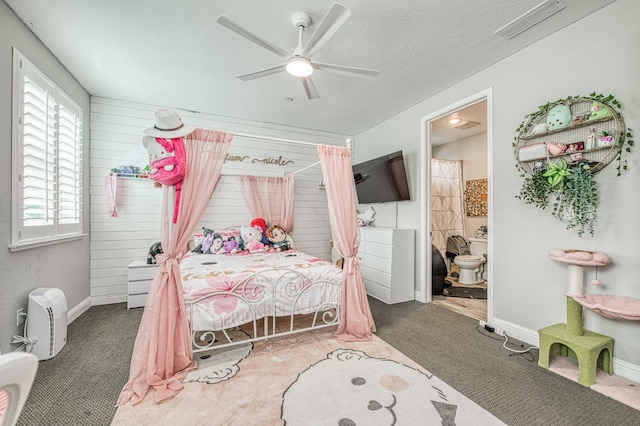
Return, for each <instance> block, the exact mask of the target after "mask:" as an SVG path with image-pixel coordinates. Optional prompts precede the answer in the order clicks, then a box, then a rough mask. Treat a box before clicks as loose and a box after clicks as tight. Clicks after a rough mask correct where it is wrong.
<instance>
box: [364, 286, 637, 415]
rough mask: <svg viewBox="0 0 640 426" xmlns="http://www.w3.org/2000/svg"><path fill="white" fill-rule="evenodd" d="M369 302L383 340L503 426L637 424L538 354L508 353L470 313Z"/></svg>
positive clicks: (628, 410) (612, 402)
mask: <svg viewBox="0 0 640 426" xmlns="http://www.w3.org/2000/svg"><path fill="white" fill-rule="evenodd" d="M369 302H370V304H371V310H372V313H373V317H374V319H375V321H376V326H377V328H378V331H377V333H376V334H377V335H378V336H379V337H380V338H381V339H383V340H384V341H386V342H387V343H389V344H390V345H392V346H394V347H395V348H396V349H398V350H399V351H401V352H403V353H404V354H405V355H407V356H408V357H409V358H411V359H413V360H414V361H416V362H417V363H418V364H420V365H422V366H423V367H424V368H426V369H427V370H428V371H430V372H432V373H433V374H435V375H436V376H437V377H438V378H440V379H442V380H443V381H444V382H446V383H448V384H449V385H451V386H452V387H453V388H455V389H456V390H458V391H459V392H461V393H462V394H464V395H465V396H467V397H468V398H470V399H471V400H473V401H474V402H476V403H477V404H479V405H481V406H482V407H484V408H485V409H486V410H487V411H489V412H490V413H492V414H493V415H495V416H496V417H498V418H500V419H501V420H502V421H503V422H505V423H507V424H509V425H513V426H518V425H522V426H534V425H541V426H542V425H544V426H549V425H554V426H564V425H580V426H585V425H589V426H590V425H616V426H622V425H629V426H631V425H634V426H637V425H640V411H637V410H634V409H633V408H630V407H628V406H626V405H624V404H622V403H619V402H617V401H615V400H613V399H610V398H608V397H606V396H603V395H601V394H599V393H597V392H595V391H592V390H590V389H588V388H585V387H583V386H581V385H579V384H578V383H575V382H573V381H571V380H568V379H565V378H563V377H560V376H558V375H557V374H555V373H552V372H550V371H548V370H545V369H543V368H540V367H538V364H537V352H535V356H532V355H531V354H524V355H510V354H511V352H508V351H507V350H505V349H503V347H502V344H503V342H504V338H502V337H500V336H496V335H495V334H491V333H488V332H487V331H485V330H484V329H483V328H480V327H479V326H478V321H476V320H474V319H472V318H469V317H465V316H462V315H459V314H456V313H454V312H452V311H449V310H447V309H445V308H443V307H441V306H437V305H433V304H422V303H418V302H407V303H400V304H395V305H386V304H384V303H382V302H380V301H377V300H375V299H372V298H369ZM510 341H511V339H510ZM517 349H522V348H517Z"/></svg>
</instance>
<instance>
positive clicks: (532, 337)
mask: <svg viewBox="0 0 640 426" xmlns="http://www.w3.org/2000/svg"><path fill="white" fill-rule="evenodd" d="M489 324H490V325H492V326H493V327H495V328H496V330H502V331H504V332H505V333H506V334H507V335H508V336H509V337H513V338H514V339H518V340H520V341H521V342H524V343H528V344H529V345H533V346H539V345H540V338H539V336H538V331H537V330H531V329H528V328H524V327H521V326H519V325H517V324H513V323H511V322H508V321H503V320H501V319H498V318H493V319H492V320H491V321H489ZM614 353H615V350H614ZM613 374H615V375H616V376H620V377H624V378H625V379H628V380H631V381H633V382H636V383H640V365H637V364H632V363H630V362H627V361H623V360H621V359H618V358H615V357H614V358H613Z"/></svg>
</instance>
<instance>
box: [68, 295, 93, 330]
mask: <svg viewBox="0 0 640 426" xmlns="http://www.w3.org/2000/svg"><path fill="white" fill-rule="evenodd" d="M90 307H91V297H87V298H86V299H84V300H83V301H82V302H80V303H78V304H77V305H76V306H74V307H73V308H71V309H69V310H68V311H67V324H71V323H72V322H73V321H75V320H76V319H77V318H78V317H79V316H80V315H82V314H84V313H85V312H86V311H87V309H89V308H90Z"/></svg>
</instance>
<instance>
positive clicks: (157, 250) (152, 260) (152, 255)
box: [147, 241, 163, 265]
mask: <svg viewBox="0 0 640 426" xmlns="http://www.w3.org/2000/svg"><path fill="white" fill-rule="evenodd" d="M161 253H163V251H162V245H161V244H160V242H159V241H158V242H157V243H153V244H152V245H151V247H150V248H149V254H147V264H149V265H155V264H156V263H157V262H156V256H157V255H159V254H161Z"/></svg>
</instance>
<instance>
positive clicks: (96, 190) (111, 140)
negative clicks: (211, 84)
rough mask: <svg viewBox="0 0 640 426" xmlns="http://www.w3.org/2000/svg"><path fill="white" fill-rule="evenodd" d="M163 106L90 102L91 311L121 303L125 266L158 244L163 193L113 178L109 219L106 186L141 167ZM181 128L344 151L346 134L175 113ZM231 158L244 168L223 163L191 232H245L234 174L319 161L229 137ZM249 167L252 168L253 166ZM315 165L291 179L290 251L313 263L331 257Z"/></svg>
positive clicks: (294, 149) (246, 218)
mask: <svg viewBox="0 0 640 426" xmlns="http://www.w3.org/2000/svg"><path fill="white" fill-rule="evenodd" d="M160 107H161V106H153V105H144V104H136V103H131V102H126V101H119V100H113V99H106V98H100V97H93V98H92V99H91V152H90V162H91V188H90V198H91V284H90V285H91V296H92V300H93V304H94V305H98V304H108V303H119V302H125V301H126V294H127V265H128V264H129V263H130V262H131V261H133V260H135V259H145V258H146V256H147V253H148V251H149V247H150V246H151V245H152V244H153V243H155V242H157V241H160V231H159V229H160V216H161V214H160V213H161V212H160V209H161V203H162V192H163V191H162V189H160V188H154V185H153V181H150V180H149V179H127V178H119V179H118V185H117V197H116V208H117V212H118V216H117V217H110V216H109V215H108V214H107V208H106V202H105V191H104V181H105V177H106V175H107V174H108V172H109V171H110V170H111V169H112V168H114V167H119V166H129V165H133V166H138V167H140V168H142V167H144V166H145V165H146V164H147V163H148V161H149V160H148V156H147V152H146V150H145V149H144V147H143V146H142V143H141V140H142V136H143V133H142V131H143V130H144V129H145V128H147V127H150V126H152V125H153V124H154V121H155V111H156V110H157V109H158V108H160ZM176 110H177V111H178V113H179V114H180V116H181V117H182V119H183V121H184V122H185V123H187V124H192V125H196V126H198V127H202V128H207V129H219V130H225V131H231V132H241V133H247V134H254V135H266V136H273V137H280V138H286V139H294V140H303V141H309V142H314V143H324V144H330V145H344V144H345V140H346V139H347V138H348V137H350V136H348V135H339V134H333V133H325V132H319V131H313V130H307V129H300V128H295V127H287V126H278V125H272V124H267V123H260V122H254V121H248V120H242V119H237V118H229V117H221V116H215V115H211V114H203V113H197V112H190V111H184V110H180V109H176ZM228 154H229V156H231V157H233V156H238V157H244V156H247V158H245V160H244V161H241V162H240V161H227V162H226V163H225V165H224V167H223V169H222V173H223V176H222V177H221V179H220V181H219V183H218V186H217V188H216V191H215V193H214V195H213V197H212V198H211V201H210V203H209V206H208V208H207V210H206V212H205V214H204V216H203V218H202V220H201V223H200V224H199V225H198V227H197V228H196V231H197V230H199V229H201V228H202V227H203V226H207V227H209V228H213V229H222V228H225V227H228V226H235V225H249V223H250V222H251V219H252V217H251V216H250V215H249V213H248V211H247V209H246V206H245V204H244V200H243V198H242V194H241V193H240V190H239V187H238V184H237V183H236V178H235V177H234V176H235V175H237V174H250V175H263V176H282V175H283V173H291V172H293V171H296V170H299V169H301V168H303V167H305V166H308V165H311V164H313V163H315V162H317V161H318V156H317V154H316V147H315V146H307V145H294V144H284V143H276V142H271V141H259V140H253V139H248V138H242V137H235V138H234V140H233V142H232V143H231V147H230V148H229V153H228ZM265 158H270V159H280V158H281V159H282V160H285V161H292V163H289V164H287V165H284V166H280V165H277V164H264V163H262V162H260V160H262V159H265ZM252 161H253V162H252ZM321 179H322V172H321V170H320V165H317V166H315V167H311V168H309V169H307V170H305V171H302V172H300V173H297V174H296V175H295V204H294V207H295V214H296V216H295V227H294V230H293V232H292V233H291V236H292V238H293V240H294V242H295V244H296V247H297V248H299V249H300V250H303V251H305V252H307V253H310V254H313V255H315V256H318V257H322V258H326V259H329V258H330V239H331V231H330V228H329V216H328V209H327V197H326V192H325V191H324V190H319V189H318V187H317V186H318V182H319V181H320V180H321Z"/></svg>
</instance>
